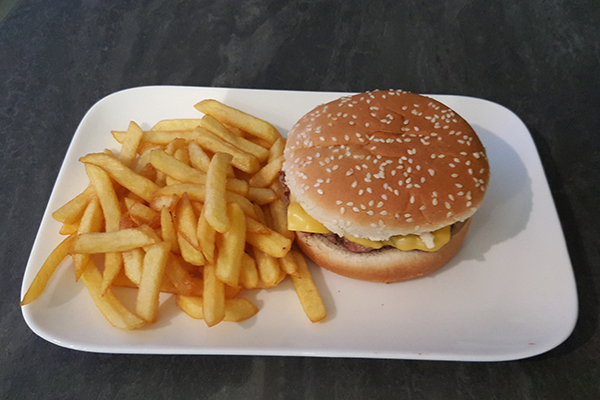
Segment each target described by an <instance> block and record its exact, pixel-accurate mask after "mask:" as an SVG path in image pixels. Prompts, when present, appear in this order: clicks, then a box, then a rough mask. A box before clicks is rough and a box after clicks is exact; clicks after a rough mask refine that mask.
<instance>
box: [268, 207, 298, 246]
mask: <svg viewBox="0 0 600 400" xmlns="http://www.w3.org/2000/svg"><path fill="white" fill-rule="evenodd" d="M267 209H268V211H269V215H270V216H271V226H272V228H273V230H274V231H275V232H277V233H279V234H281V235H283V236H285V237H286V238H288V239H290V240H292V241H293V240H294V238H295V236H296V234H295V233H294V232H292V231H290V230H289V229H288V218H287V206H286V205H285V204H284V202H283V200H281V199H277V200H275V201H272V202H271V203H269V205H268V206H267Z"/></svg>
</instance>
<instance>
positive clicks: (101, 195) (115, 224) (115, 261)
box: [85, 156, 123, 293]
mask: <svg viewBox="0 0 600 400" xmlns="http://www.w3.org/2000/svg"><path fill="white" fill-rule="evenodd" d="M107 157H110V156H107ZM85 169H86V172H87V174H88V177H89V178H90V181H91V182H92V184H93V185H94V188H95V190H96V194H97V196H98V199H99V200H100V204H101V206H102V212H103V214H104V221H105V227H106V232H117V231H118V230H119V228H120V225H121V208H120V205H119V199H118V198H117V194H116V193H115V190H114V187H113V184H112V182H111V180H110V178H109V176H108V174H107V173H106V172H105V171H104V170H103V169H102V168H100V167H98V166H96V165H94V164H86V166H85ZM122 266H123V258H122V257H121V255H120V254H118V253H116V252H109V253H108V254H106V255H105V258H104V271H103V273H102V292H103V293H104V292H105V291H106V290H107V289H108V287H109V286H110V283H111V282H112V280H113V279H114V277H115V276H116V275H117V274H118V273H119V271H120V270H121V268H122Z"/></svg>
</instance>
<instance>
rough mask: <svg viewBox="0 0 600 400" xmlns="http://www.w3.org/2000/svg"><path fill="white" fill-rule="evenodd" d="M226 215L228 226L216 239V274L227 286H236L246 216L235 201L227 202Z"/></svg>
mask: <svg viewBox="0 0 600 400" xmlns="http://www.w3.org/2000/svg"><path fill="white" fill-rule="evenodd" d="M227 217H228V218H229V221H230V226H229V229H228V230H227V232H225V233H223V234H222V235H221V240H217V247H218V251H217V260H216V274H217V278H219V280H220V281H221V282H223V283H225V284H227V285H229V286H234V287H235V286H238V280H239V276H240V270H241V268H242V256H243V254H244V248H245V244H246V217H245V216H244V212H243V211H242V208H241V207H240V206H239V205H238V204H237V203H228V204H227Z"/></svg>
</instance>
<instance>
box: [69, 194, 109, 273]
mask: <svg viewBox="0 0 600 400" xmlns="http://www.w3.org/2000/svg"><path fill="white" fill-rule="evenodd" d="M103 227H104V214H102V207H101V206H100V200H98V198H97V197H94V198H92V200H91V201H90V202H89V204H88V206H87V207H86V209H85V211H84V213H83V216H82V217H81V223H80V224H79V227H78V230H77V232H78V233H89V232H100V231H101V230H102V228H103ZM89 258H90V255H89V254H73V263H74V264H75V281H78V280H79V278H81V274H83V271H84V270H85V268H86V266H87V264H88V262H89Z"/></svg>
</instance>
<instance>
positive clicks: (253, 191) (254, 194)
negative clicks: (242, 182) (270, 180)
mask: <svg viewBox="0 0 600 400" xmlns="http://www.w3.org/2000/svg"><path fill="white" fill-rule="evenodd" d="M248 199H249V200H250V201H252V202H254V203H256V204H258V205H260V206H262V205H265V204H269V203H271V202H273V201H275V200H276V199H277V195H276V194H275V192H274V191H272V190H271V189H269V188H257V187H249V188H248Z"/></svg>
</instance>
